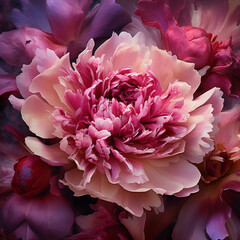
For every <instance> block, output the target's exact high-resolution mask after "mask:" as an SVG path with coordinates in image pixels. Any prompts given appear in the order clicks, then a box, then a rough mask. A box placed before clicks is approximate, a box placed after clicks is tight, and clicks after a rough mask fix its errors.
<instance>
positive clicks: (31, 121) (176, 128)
mask: <svg viewBox="0 0 240 240" xmlns="http://www.w3.org/2000/svg"><path fill="white" fill-rule="evenodd" d="M106 46H109V48H108V50H106ZM129 46H132V47H131V50H129ZM92 49H93V43H92V41H90V42H89V44H88V45H87V48H86V50H85V51H84V52H82V53H81V54H80V55H79V57H78V60H77V62H76V64H74V65H73V68H72V67H71V66H70V64H69V63H68V57H67V55H66V56H64V57H62V58H60V59H58V58H53V59H54V60H53V61H52V62H51V64H50V66H51V67H50V68H48V67H47V66H48V63H47V61H50V60H46V63H45V64H44V67H43V68H42V70H41V72H40V73H39V74H38V75H37V76H35V77H34V79H33V80H32V83H30V86H29V91H30V96H29V97H28V98H26V100H25V103H24V104H23V107H22V116H23V119H24V120H25V122H26V123H27V124H28V125H29V127H30V129H31V131H33V132H34V133H35V134H36V135H38V136H40V137H43V138H46V137H47V138H49V137H50V138H54V137H57V138H59V139H60V141H59V143H56V144H54V145H50V146H46V145H44V144H43V143H41V142H40V141H39V140H37V139H34V138H27V139H26V143H27V145H28V147H29V148H30V149H31V150H32V151H33V152H34V153H35V154H37V155H40V156H41V157H42V158H43V159H46V160H45V161H47V162H48V163H49V164H50V165H51V164H52V165H64V164H66V163H67V162H69V163H70V162H71V161H73V162H74V163H75V166H76V168H73V169H71V170H70V171H68V172H66V174H65V179H64V181H63V182H64V184H66V185H68V186H69V187H70V188H71V189H72V190H73V191H74V192H75V194H76V195H83V194H86V193H88V194H91V195H92V196H94V197H100V198H102V199H104V200H107V201H111V202H116V203H117V204H119V205H120V206H122V207H124V208H125V209H127V210H128V211H130V212H131V213H133V214H135V215H138V216H140V215H142V213H143V210H142V209H143V208H147V209H149V206H159V204H160V199H159V197H158V195H157V194H170V195H172V194H175V193H177V192H180V191H182V190H183V189H184V188H189V189H190V188H192V187H194V186H196V184H197V183H198V181H199V178H200V173H199V171H198V170H197V168H196V167H195V166H193V165H192V164H191V163H190V162H193V163H199V162H201V161H202V158H203V156H204V155H205V154H206V153H208V152H209V151H210V150H212V148H213V142H212V141H211V139H210V134H211V132H212V131H213V130H214V129H215V125H216V123H215V118H214V116H215V115H216V114H217V113H218V112H219V111H220V110H221V107H222V100H221V98H220V97H221V93H220V91H218V90H217V89H212V90H211V91H209V92H208V93H206V94H205V95H203V96H200V97H199V98H198V99H196V100H193V93H194V91H195V90H196V89H197V87H198V85H199V83H200V76H199V75H198V73H197V72H196V71H195V70H194V69H193V66H192V65H191V64H188V63H184V62H181V61H179V60H177V59H176V58H175V57H172V56H170V55H169V54H167V53H166V52H164V51H162V50H160V49H158V48H156V47H148V46H145V45H144V38H143V35H141V34H138V35H136V36H135V37H131V36H130V35H129V34H127V33H122V34H120V35H119V36H117V35H113V36H112V38H111V39H109V40H108V41H107V42H105V43H104V44H103V45H101V46H100V47H99V48H98V49H97V51H96V53H95V55H94V56H92ZM104 50H106V52H105V53H103V54H102V55H101V54H100V53H101V52H104ZM128 50H129V51H128ZM110 52H112V54H110ZM48 54H50V53H48ZM40 55H41V54H40ZM135 56H141V59H142V61H141V62H139V59H138V58H137V57H135ZM41 57H42V60H43V59H44V55H41ZM126 57H127V58H128V59H131V61H130V63H127V64H126V63H124V60H123V59H125V58H126ZM157 61H158V62H157ZM36 62H39V61H37V60H34V61H33V63H32V66H31V65H29V68H28V69H27V71H26V74H27V73H28V74H29V71H31V69H32V68H34V64H36ZM40 62H41V61H40ZM166 63H168V64H169V65H170V66H171V67H170V68H169V71H167V72H166V71H165V70H164V68H163V66H164V64H166ZM38 64H40V63H38ZM158 64H160V69H159V67H157V65H158ZM161 64H162V66H161ZM24 76H25V73H24V71H23V73H22V75H21V79H19V86H20V85H21V81H23V78H24ZM46 81H47V82H48V83H47V84H48V86H47V87H46V85H45V84H46ZM22 88H23V89H20V91H23V90H24V88H26V86H23V87H22ZM31 92H32V94H31ZM33 103H35V104H37V105H38V108H37V109H36V108H33V107H32V106H33ZM213 103H215V106H213ZM203 114H205V119H204V118H203V117H202V116H203ZM33 116H37V118H34V117H33ZM43 121H46V123H45V124H44V125H43V126H42V127H40V126H39V124H40V123H41V122H43ZM200 131H201V133H200ZM57 148H59V151H58V152H57ZM190 148H191V149H192V150H190V151H188V149H190ZM40 149H42V150H40ZM45 150H47V151H48V152H47V153H46V152H44V151H45ZM51 151H52V152H51ZM59 156H61V158H60V159H59ZM193 156H194V157H193ZM153 170H154V171H153ZM182 174H184V178H183V175H182ZM99 184H100V185H99ZM119 196H121V197H119ZM135 196H141V197H140V199H141V200H140V201H139V203H137V204H135V203H133V199H134V198H135ZM124 199H126V200H124Z"/></svg>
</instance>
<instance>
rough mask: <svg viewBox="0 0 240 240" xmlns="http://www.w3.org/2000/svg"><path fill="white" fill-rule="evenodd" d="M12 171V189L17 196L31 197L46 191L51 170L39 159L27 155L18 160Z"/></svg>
mask: <svg viewBox="0 0 240 240" xmlns="http://www.w3.org/2000/svg"><path fill="white" fill-rule="evenodd" d="M14 170H15V174H14V176H13V179H12V189H13V191H14V192H16V193H18V194H19V195H21V196H23V197H32V196H36V195H38V194H41V193H43V192H45V191H46V190H47V189H48V187H49V180H50V177H51V168H50V166H49V165H47V164H46V163H45V162H43V161H42V160H41V158H40V157H38V156H34V155H29V156H24V157H21V158H19V159H18V162H17V163H16V164H15V165H14Z"/></svg>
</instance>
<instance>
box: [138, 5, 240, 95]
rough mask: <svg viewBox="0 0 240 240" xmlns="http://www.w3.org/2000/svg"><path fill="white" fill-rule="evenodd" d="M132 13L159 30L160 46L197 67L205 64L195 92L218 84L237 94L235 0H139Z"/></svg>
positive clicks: (238, 29) (237, 9)
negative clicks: (198, 86) (200, 80)
mask: <svg viewBox="0 0 240 240" xmlns="http://www.w3.org/2000/svg"><path fill="white" fill-rule="evenodd" d="M136 14H137V15H138V16H140V17H141V19H142V21H143V23H144V24H146V25H148V26H153V27H155V28H157V29H159V30H160V32H161V34H162V40H163V47H164V49H166V50H168V51H171V52H172V53H173V54H175V55H176V56H177V57H178V58H179V59H181V60H183V61H187V62H192V63H195V68H196V69H198V70H199V69H202V68H205V70H206V68H208V71H207V72H206V74H205V75H204V76H203V77H202V83H201V86H200V88H199V92H201V93H202V92H205V91H206V90H208V89H211V88H212V87H220V88H221V89H222V91H223V92H224V93H225V94H226V95H230V96H231V97H238V96H240V84H239V82H240V79H239V62H240V55H239V50H240V45H239V39H240V27H239V14H240V3H239V1H230V0H229V1H220V2H219V3H217V2H215V1H205V0H204V1H202V0H194V1H178V2H177V3H175V1H172V0H167V1H161V0H157V1H145V0H141V1H139V3H138V9H137V11H136ZM160 41H161V40H160Z"/></svg>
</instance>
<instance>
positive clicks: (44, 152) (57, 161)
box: [25, 137, 69, 166]
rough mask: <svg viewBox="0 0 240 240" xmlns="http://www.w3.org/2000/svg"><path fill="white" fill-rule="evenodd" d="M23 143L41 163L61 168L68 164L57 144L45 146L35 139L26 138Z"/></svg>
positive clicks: (64, 154) (65, 156) (66, 157)
mask: <svg viewBox="0 0 240 240" xmlns="http://www.w3.org/2000/svg"><path fill="white" fill-rule="evenodd" d="M25 143H26V145H27V147H28V148H29V149H30V150H31V151H32V152H33V153H34V154H35V155H38V156H41V157H42V158H43V159H42V160H43V161H45V162H46V163H48V164H49V165H52V166H63V165H66V164H68V163H69V160H68V156H67V155H66V153H65V152H63V151H61V150H60V149H59V144H58V143H56V144H53V145H45V144H43V143H42V142H41V141H40V140H39V139H37V138H35V137H26V138H25Z"/></svg>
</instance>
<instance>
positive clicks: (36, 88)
mask: <svg viewBox="0 0 240 240" xmlns="http://www.w3.org/2000/svg"><path fill="white" fill-rule="evenodd" d="M70 69H71V66H70V61H69V54H66V55H64V56H63V57H62V58H60V59H59V60H58V61H56V62H55V64H54V65H53V66H52V67H50V68H47V69H46V70H45V71H43V72H42V73H40V74H39V75H37V76H36V77H35V78H34V79H33V80H32V84H31V85H30V89H29V90H30V92H32V93H40V94H41V96H42V97H43V98H44V99H45V100H46V101H47V102H48V103H49V104H51V105H52V106H59V107H63V108H64V107H66V106H65V105H64V104H63V103H62V99H60V98H61V97H62V96H63V94H62V91H63V89H65V88H64V87H63V86H61V84H60V77H64V76H67V71H68V70H70ZM57 86H59V87H60V89H61V90H60V93H59V89H57V90H56V88H57Z"/></svg>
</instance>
